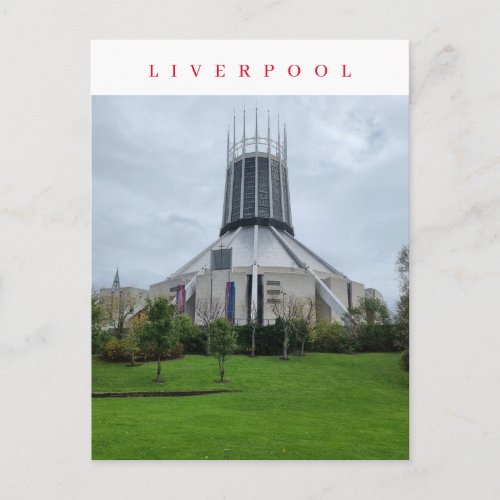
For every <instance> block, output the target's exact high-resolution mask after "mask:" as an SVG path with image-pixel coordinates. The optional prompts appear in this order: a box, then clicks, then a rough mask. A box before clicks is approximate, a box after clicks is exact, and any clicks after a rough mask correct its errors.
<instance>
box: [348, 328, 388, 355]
mask: <svg viewBox="0 0 500 500" xmlns="http://www.w3.org/2000/svg"><path fill="white" fill-rule="evenodd" d="M356 340H357V344H358V345H357V349H358V350H359V351H361V352H392V351H394V350H395V348H394V327H393V326H392V325H387V324H386V325H382V324H372V325H366V324H365V325H359V327H358V333H357V339H356Z"/></svg>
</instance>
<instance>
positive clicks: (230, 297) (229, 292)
mask: <svg viewBox="0 0 500 500" xmlns="http://www.w3.org/2000/svg"><path fill="white" fill-rule="evenodd" d="M234 297H235V288H234V281H228V282H227V283H226V318H227V320H228V321H229V322H230V323H234Z"/></svg>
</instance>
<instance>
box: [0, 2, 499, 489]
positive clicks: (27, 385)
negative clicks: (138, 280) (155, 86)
mask: <svg viewBox="0 0 500 500" xmlns="http://www.w3.org/2000/svg"><path fill="white" fill-rule="evenodd" d="M499 26H500V7H499V4H498V2H497V1H487V0H484V1H482V0H477V1H475V2H473V1H464V0H462V1H459V0H455V1H451V0H450V1H438V0H433V1H429V0H420V1H419V2H415V1H413V2H409V1H402V0H390V1H385V2H375V1H373V0H371V1H369V0H363V1H354V0H350V1H326V0H314V1H309V2H305V1H299V0H287V1H285V0H274V1H263V0H253V1H241V0H238V1H229V0H222V1H215V0H212V1H202V0H194V1H190V2H185V1H180V0H175V1H165V0H151V1H148V2H140V1H130V0H127V1H124V0H108V1H106V2H97V1H88V0H87V1H70V2H68V1H62V0H60V1H55V0H50V1H46V2H36V1H28V0H24V1H23V0H20V1H14V0H2V1H1V2H0V41H1V43H0V64H1V66H0V73H1V77H0V96H1V107H0V126H1V129H0V172H1V176H0V179H1V180H0V193H1V197H0V414H1V416H0V464H1V467H0V488H1V493H0V496H1V497H2V498H5V499H13V498H16V499H18V498H19V499H21V498H36V499H45V498H48V499H49V498H50V499H68V498H72V499H90V498H98V499H100V498H120V499H129V498H130V499H137V498H204V499H212V498H213V499H216V498H217V499H219V498H238V499H246V498H248V499H253V498H266V499H267V498H269V499H271V498H287V499H326V498H333V497H335V498H342V499H350V498H352V499H359V498H380V499H390V498H397V499H421V498H440V499H441V498H453V499H462V498H464V499H469V498H481V499H493V498H499V497H500V479H499V477H500V476H499V474H498V470H499V466H500V428H499V422H500V404H499V393H500V328H499V321H498V309H499V308H498V305H497V300H498V299H499V298H500V297H499V296H500V293H499V290H500V266H499V257H500V244H499V242H500V237H499V232H500V222H499V220H500V196H499V192H500V164H499V162H500V142H499V128H500V127H499V124H500V88H499V82H500V65H499V62H498V61H499V58H498V50H499V49H500V43H499V42H500V36H499V34H498V33H499ZM92 38H94V39H113V38H115V39H126V38H128V39H162V38H167V39H168V38H264V39H265V38H317V39H322V38H333V39H409V40H410V41H411V71H412V74H411V127H410V129H411V175H410V179H411V189H410V204H411V210H410V212H411V221H410V223H411V228H410V233H411V250H412V262H411V280H412V289H411V295H412V320H411V321H412V378H411V457H412V458H411V461H409V462H306V463H304V462H275V463H274V462H273V463H268V462H221V463H215V462H208V463H205V462H196V463H195V462H192V463H189V462H151V463H148V462H143V463H140V462H102V463H93V462H91V460H90V401H89V391H90V364H89V358H88V356H87V354H86V353H87V352H88V349H89V335H88V331H89V328H90V324H89V307H88V302H89V290H90V169H89V165H90V147H89V142H90V120H89V118H90V117H89V113H90V97H89V40H90V39H92Z"/></svg>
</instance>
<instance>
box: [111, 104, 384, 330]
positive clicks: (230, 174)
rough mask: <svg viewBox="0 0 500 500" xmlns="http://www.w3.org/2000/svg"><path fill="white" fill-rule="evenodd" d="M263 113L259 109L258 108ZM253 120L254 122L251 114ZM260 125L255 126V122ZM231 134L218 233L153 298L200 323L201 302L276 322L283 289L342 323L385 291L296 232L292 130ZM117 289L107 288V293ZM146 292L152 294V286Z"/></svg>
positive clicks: (234, 315)
mask: <svg viewBox="0 0 500 500" xmlns="http://www.w3.org/2000/svg"><path fill="white" fill-rule="evenodd" d="M256 113H257V112H256ZM252 121H253V120H252ZM252 128H253V127H252ZM235 129H236V127H235V123H233V134H232V140H230V135H229V132H228V137H227V151H226V184H225V194H224V201H223V208H222V223H221V228H220V234H219V237H218V238H217V239H216V240H215V241H214V242H213V243H212V244H211V245H209V246H208V247H206V248H205V249H204V250H203V251H201V252H200V253H199V254H198V255H196V256H195V257H193V258H192V259H191V260H190V261H189V262H187V263H186V264H185V265H183V266H182V267H181V268H180V269H178V270H177V271H175V272H174V273H172V274H171V275H170V276H168V278H167V279H165V280H164V281H161V282H159V283H155V284H153V285H151V286H150V290H149V294H148V295H149V296H150V297H156V296H159V295H165V296H167V297H169V299H170V300H171V301H172V302H174V303H176V304H177V306H178V308H179V311H181V312H185V313H187V314H188V315H189V316H190V317H191V318H192V319H193V320H194V321H195V322H197V323H200V322H201V318H200V317H199V313H198V311H199V310H200V307H199V306H200V304H202V303H205V304H206V303H212V302H214V301H217V302H218V303H220V304H222V305H223V306H224V307H225V314H226V317H227V318H228V319H229V320H230V321H233V322H235V323H238V324H245V323H246V322H247V321H248V320H249V319H250V317H255V319H257V320H258V322H259V323H261V324H268V323H272V322H274V320H275V315H274V313H273V310H276V308H275V307H273V305H275V304H276V303H277V302H278V301H280V300H283V298H284V295H288V296H291V297H292V296H293V297H294V298H296V299H297V300H302V299H312V300H313V301H314V303H315V307H316V318H317V319H329V320H336V321H340V322H342V317H343V315H344V313H345V312H347V310H348V308H350V307H356V305H357V304H358V302H359V300H360V299H361V298H362V297H365V296H366V297H375V298H379V299H381V300H383V298H382V295H381V294H380V293H379V292H378V291H377V290H375V289H373V288H365V286H364V285H363V284H362V283H358V282H355V281H352V280H351V279H349V277H347V276H345V275H344V274H342V273H341V272H339V271H338V270H337V269H335V267H333V266H332V265H331V264H330V263H328V262H326V261H325V260H323V259H322V258H321V257H320V256H318V255H316V254H315V253H314V252H313V251H311V250H310V249H309V248H307V247H306V246H305V245H304V244H302V243H301V242H300V241H299V240H298V239H297V238H296V237H295V231H294V227H293V221H292V207H291V200H290V189H289V176H288V155H287V132H286V125H285V126H284V128H283V132H282V134H281V130H280V126H279V120H278V132H277V137H275V138H272V137H271V131H270V126H269V116H268V126H267V131H266V132H267V133H264V134H262V135H261V134H259V130H258V127H257V116H256V117H255V128H253V130H252V131H251V133H250V134H248V131H247V129H246V119H245V113H243V134H242V137H241V139H239V140H237V139H236V137H235V135H236V134H235ZM108 290H110V289H104V290H102V292H105V291H108ZM146 294H147V292H146Z"/></svg>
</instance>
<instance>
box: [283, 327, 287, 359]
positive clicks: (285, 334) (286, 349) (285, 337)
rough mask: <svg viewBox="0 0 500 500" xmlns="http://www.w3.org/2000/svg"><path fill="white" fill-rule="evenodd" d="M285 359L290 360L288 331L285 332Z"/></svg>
mask: <svg viewBox="0 0 500 500" xmlns="http://www.w3.org/2000/svg"><path fill="white" fill-rule="evenodd" d="M283 359H285V360H287V361H288V332H286V333H285V339H284V341H283Z"/></svg>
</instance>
